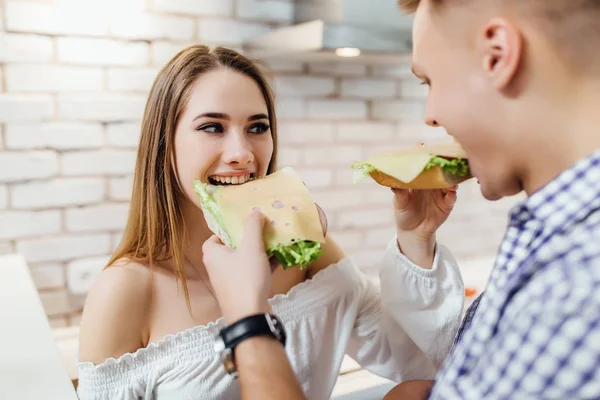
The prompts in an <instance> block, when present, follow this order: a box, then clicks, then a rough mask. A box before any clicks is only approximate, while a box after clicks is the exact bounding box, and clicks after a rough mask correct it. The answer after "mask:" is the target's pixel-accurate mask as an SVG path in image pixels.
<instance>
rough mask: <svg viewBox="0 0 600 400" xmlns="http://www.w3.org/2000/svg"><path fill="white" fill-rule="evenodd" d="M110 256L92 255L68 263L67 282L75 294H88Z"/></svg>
mask: <svg viewBox="0 0 600 400" xmlns="http://www.w3.org/2000/svg"><path fill="white" fill-rule="evenodd" d="M108 260H109V257H91V258H84V259H81V260H77V261H72V262H70V263H69V264H68V265H67V283H68V286H69V290H70V292H71V293H73V294H86V293H87V292H88V290H89V289H90V288H91V286H92V284H93V283H94V280H95V279H96V277H97V276H98V275H100V273H101V272H102V270H103V269H104V268H105V267H106V264H107V263H108Z"/></svg>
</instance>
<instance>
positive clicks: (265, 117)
mask: <svg viewBox="0 0 600 400" xmlns="http://www.w3.org/2000/svg"><path fill="white" fill-rule="evenodd" d="M260 119H269V116H268V115H267V114H255V115H253V116H251V117H250V118H248V121H258V120H260Z"/></svg>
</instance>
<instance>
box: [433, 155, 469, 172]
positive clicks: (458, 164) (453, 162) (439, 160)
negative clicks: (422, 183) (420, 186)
mask: <svg viewBox="0 0 600 400" xmlns="http://www.w3.org/2000/svg"><path fill="white" fill-rule="evenodd" d="M436 166H438V167H440V168H441V169H443V170H444V171H446V172H449V173H451V174H452V175H456V176H458V177H463V176H467V175H469V174H470V170H469V163H468V161H467V160H463V159H462V158H453V159H447V158H443V157H437V156H436V157H432V158H431V160H429V163H428V164H427V166H426V167H425V169H424V170H423V171H427V170H430V169H431V168H433V167H436Z"/></svg>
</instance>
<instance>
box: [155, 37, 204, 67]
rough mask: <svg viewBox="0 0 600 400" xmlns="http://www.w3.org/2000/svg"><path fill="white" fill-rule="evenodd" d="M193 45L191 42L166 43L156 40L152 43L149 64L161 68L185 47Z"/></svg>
mask: <svg viewBox="0 0 600 400" xmlns="http://www.w3.org/2000/svg"><path fill="white" fill-rule="evenodd" d="M191 44H194V43H192V42H189V43H187V42H167V41H164V40H157V41H155V42H153V43H152V49H151V50H152V51H151V53H152V55H151V63H152V65H155V66H157V67H162V66H163V65H165V64H166V63H167V62H169V60H170V59H171V58H172V57H173V56H174V55H175V54H177V53H179V52H180V51H181V50H183V49H184V48H185V47H186V46H187V45H191Z"/></svg>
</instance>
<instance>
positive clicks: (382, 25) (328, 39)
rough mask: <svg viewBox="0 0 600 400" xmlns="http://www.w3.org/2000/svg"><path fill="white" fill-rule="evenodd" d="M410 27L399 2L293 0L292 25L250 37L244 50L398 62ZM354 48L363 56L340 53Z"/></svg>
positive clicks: (265, 54) (405, 55) (404, 53)
mask: <svg viewBox="0 0 600 400" xmlns="http://www.w3.org/2000/svg"><path fill="white" fill-rule="evenodd" d="M411 25H412V18H411V17H405V16H403V15H402V14H401V12H400V10H399V9H398V6H397V0H295V2H294V23H293V25H291V26H286V27H282V28H279V29H276V30H274V31H272V32H270V33H267V34H265V35H263V36H259V37H255V38H252V39H250V40H248V41H247V42H246V43H245V44H244V50H245V51H246V52H248V53H250V54H251V55H252V56H255V57H259V58H285V59H297V60H301V61H331V60H336V61H340V59H341V58H343V59H344V60H345V61H360V62H371V63H397V62H399V61H403V60H405V59H407V58H408V57H409V56H410V51H411V47H412V42H411ZM339 49H342V50H339ZM356 49H358V51H359V52H360V55H359V56H353V57H341V56H339V54H341V55H342V56H343V55H346V56H348V55H351V54H352V53H355V52H357V51H356Z"/></svg>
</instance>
